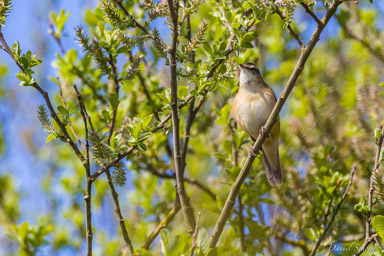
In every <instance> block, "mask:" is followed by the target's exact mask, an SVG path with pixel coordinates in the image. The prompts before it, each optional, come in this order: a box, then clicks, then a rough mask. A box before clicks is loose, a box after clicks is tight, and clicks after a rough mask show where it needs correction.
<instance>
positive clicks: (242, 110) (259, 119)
mask: <svg viewBox="0 0 384 256" xmlns="http://www.w3.org/2000/svg"><path fill="white" fill-rule="evenodd" d="M240 68H241V69H240V88H239V91H238V92H237V95H236V97H235V99H234V101H233V104H232V113H233V116H234V118H235V121H236V122H237V124H238V125H239V126H240V128H241V129H243V130H244V131H245V132H246V133H247V134H248V135H249V136H251V137H252V139H253V140H254V141H255V139H256V138H257V137H258V135H259V133H260V131H261V132H263V128H264V125H265V123H266V122H267V120H268V117H269V115H270V114H271V112H272V110H273V107H274V106H275V104H276V96H275V93H274V92H273V91H272V89H271V88H270V87H269V86H268V85H267V84H266V83H265V82H264V80H263V78H262V77H261V74H260V70H259V69H258V68H257V67H256V65H255V64H253V63H246V64H241V65H240ZM279 133H280V120H279V118H278V119H277V121H276V123H275V124H274V125H273V127H272V129H271V131H270V133H269V135H268V137H267V138H266V139H265V141H264V143H263V146H262V151H263V155H264V164H265V169H266V173H267V178H268V181H269V183H270V184H271V185H272V186H274V185H280V184H281V183H282V182H283V178H282V175H281V169H280V159H279V141H278V140H279Z"/></svg>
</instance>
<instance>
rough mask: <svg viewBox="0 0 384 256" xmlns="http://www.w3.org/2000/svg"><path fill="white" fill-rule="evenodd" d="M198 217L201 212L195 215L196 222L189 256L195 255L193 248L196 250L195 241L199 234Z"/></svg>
mask: <svg viewBox="0 0 384 256" xmlns="http://www.w3.org/2000/svg"><path fill="white" fill-rule="evenodd" d="M200 215H201V212H199V213H198V214H197V220H196V227H195V232H194V233H193V235H192V246H191V254H190V256H193V254H194V253H195V248H196V239H197V234H198V232H199V221H200Z"/></svg>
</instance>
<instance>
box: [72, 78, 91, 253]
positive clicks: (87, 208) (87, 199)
mask: <svg viewBox="0 0 384 256" xmlns="http://www.w3.org/2000/svg"><path fill="white" fill-rule="evenodd" d="M74 87H75V90H76V92H77V93H78V96H79V95H80V93H79V91H78V90H77V88H76V85H75V86H74ZM78 99H79V106H80V113H81V116H82V117H83V122H84V130H85V145H86V152H87V154H86V159H85V161H86V163H85V164H83V165H84V168H85V180H86V185H85V191H86V192H85V195H84V201H85V222H86V225H85V226H86V230H87V256H91V255H92V238H93V233H92V180H91V179H90V176H91V165H90V163H89V139H88V136H89V131H88V124H87V118H86V114H85V112H86V110H85V106H84V104H83V102H82V101H81V98H80V97H78Z"/></svg>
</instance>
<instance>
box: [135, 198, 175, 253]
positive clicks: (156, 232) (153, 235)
mask: <svg viewBox="0 0 384 256" xmlns="http://www.w3.org/2000/svg"><path fill="white" fill-rule="evenodd" d="M179 211H180V204H176V205H174V206H173V208H172V209H171V210H170V211H169V212H168V214H167V215H166V216H165V217H164V219H163V220H162V221H161V222H160V224H159V225H158V226H157V227H156V228H155V229H154V230H153V231H152V233H151V234H150V235H149V236H148V238H147V240H146V241H145V243H144V244H143V245H142V246H141V248H142V249H146V250H148V249H149V247H150V246H151V244H152V242H153V241H154V240H155V239H156V237H157V236H158V235H159V234H160V231H161V230H162V229H163V228H165V227H166V226H167V225H168V224H169V223H171V221H172V220H173V219H174V218H175V216H176V214H177V213H178V212H179Z"/></svg>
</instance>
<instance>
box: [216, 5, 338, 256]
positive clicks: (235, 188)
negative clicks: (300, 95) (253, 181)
mask: <svg viewBox="0 0 384 256" xmlns="http://www.w3.org/2000/svg"><path fill="white" fill-rule="evenodd" d="M340 4H341V2H340V1H339V0H335V1H334V2H333V3H332V4H331V5H330V6H329V8H328V10H327V12H326V14H325V16H324V18H323V22H322V23H323V25H317V27H316V29H315V31H314V32H313V34H312V37H311V39H310V41H309V43H308V45H307V46H306V47H303V48H302V51H301V55H300V57H299V60H298V61H297V63H296V66H295V69H294V70H293V73H292V75H291V77H290V78H289V80H288V82H287V84H286V86H285V88H284V90H283V92H282V93H281V95H280V97H279V99H278V101H277V102H276V105H275V107H274V109H273V111H272V113H271V114H270V116H269V118H268V121H267V123H266V124H265V126H264V127H265V131H266V132H265V133H263V134H260V135H259V136H258V138H257V140H256V142H255V143H254V144H253V145H252V147H251V150H252V151H253V152H259V150H260V149H261V145H262V144H263V142H264V140H265V137H266V136H267V134H268V133H269V131H270V129H271V128H272V125H273V124H274V123H275V122H276V119H277V117H278V114H279V113H280V111H281V109H282V107H283V105H284V103H285V101H286V100H287V97H288V96H289V94H290V92H291V91H292V89H293V87H294V86H295V83H296V81H297V79H298V77H299V75H300V74H301V72H302V71H303V69H304V65H305V63H306V61H307V60H308V57H309V56H310V54H311V52H312V50H313V48H314V47H315V45H316V44H317V42H318V41H319V38H320V35H321V32H322V31H323V29H324V28H325V26H326V25H327V24H328V22H329V20H330V19H331V17H332V16H333V15H334V14H335V12H336V10H337V7H338V6H339V5H340ZM254 159H255V157H254V156H253V155H252V154H249V155H248V158H247V160H246V162H245V164H244V165H243V168H242V169H241V171H240V173H239V175H238V176H237V178H236V181H235V182H234V184H233V185H232V188H231V190H230V192H229V195H228V197H227V200H226V202H225V205H224V208H223V210H222V212H221V214H220V216H219V219H218V220H217V222H216V226H215V228H214V230H213V233H212V235H211V237H210V241H209V247H211V248H214V247H215V246H216V244H217V242H218V240H219V238H220V235H221V233H222V232H223V229H224V226H225V223H226V222H227V220H228V218H229V216H230V213H231V210H232V208H233V206H234V204H235V201H236V196H237V194H238V193H239V190H240V187H241V185H242V184H243V182H244V180H245V178H246V177H247V175H248V173H249V171H250V169H251V166H252V163H253V161H254Z"/></svg>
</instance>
